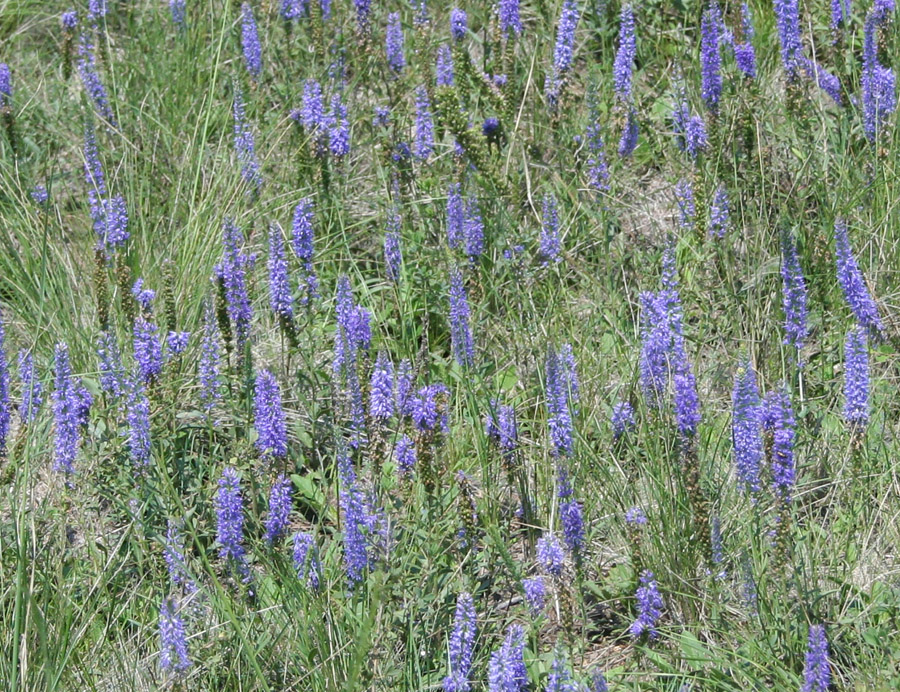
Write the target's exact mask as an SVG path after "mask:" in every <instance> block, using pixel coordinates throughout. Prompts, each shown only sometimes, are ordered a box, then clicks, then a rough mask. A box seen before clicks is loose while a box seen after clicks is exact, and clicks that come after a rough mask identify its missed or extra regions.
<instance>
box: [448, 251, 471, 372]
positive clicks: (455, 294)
mask: <svg viewBox="0 0 900 692" xmlns="http://www.w3.org/2000/svg"><path fill="white" fill-rule="evenodd" d="M449 318H450V338H451V342H452V347H453V357H454V358H455V359H456V362H457V363H459V365H460V366H462V367H467V366H472V365H473V364H474V363H475V345H474V342H473V340H472V330H471V328H470V325H469V300H468V298H467V297H466V287H465V285H464V284H463V278H462V274H461V273H460V272H459V270H458V269H454V270H453V271H452V273H451V274H450V316H449Z"/></svg>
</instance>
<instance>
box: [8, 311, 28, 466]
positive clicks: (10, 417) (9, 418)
mask: <svg viewBox="0 0 900 692" xmlns="http://www.w3.org/2000/svg"><path fill="white" fill-rule="evenodd" d="M5 339H6V334H5V329H4V327H3V315H2V313H0V459H2V458H3V457H4V456H5V455H6V441H7V437H8V435H9V423H10V420H11V419H12V408H11V406H10V402H9V363H8V362H7V360H6V351H5V349H4V344H3V342H4V341H5ZM32 374H33V373H32Z"/></svg>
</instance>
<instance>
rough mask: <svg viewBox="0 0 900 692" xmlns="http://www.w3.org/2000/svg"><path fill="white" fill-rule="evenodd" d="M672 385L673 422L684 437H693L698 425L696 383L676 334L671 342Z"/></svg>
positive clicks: (681, 339) (698, 405)
mask: <svg viewBox="0 0 900 692" xmlns="http://www.w3.org/2000/svg"><path fill="white" fill-rule="evenodd" d="M673 344H674V346H673V349H672V361H673V368H672V369H673V373H674V374H673V377H672V385H673V388H674V391H675V420H676V422H677V424H678V430H679V432H680V433H681V434H682V435H683V436H685V437H693V436H694V435H695V434H696V433H697V425H698V424H699V423H700V401H699V399H698V398H697V381H696V380H695V378H694V373H693V371H692V369H691V363H690V361H689V360H688V357H687V354H686V353H685V352H684V339H683V338H682V337H680V336H679V335H677V334H676V338H675V339H674V341H673Z"/></svg>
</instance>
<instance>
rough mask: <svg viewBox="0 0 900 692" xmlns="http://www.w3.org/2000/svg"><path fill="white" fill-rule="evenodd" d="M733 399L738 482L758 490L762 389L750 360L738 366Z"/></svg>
mask: <svg viewBox="0 0 900 692" xmlns="http://www.w3.org/2000/svg"><path fill="white" fill-rule="evenodd" d="M731 401H732V422H731V440H732V445H733V447H734V462H735V466H736V467H737V476H738V486H739V487H740V488H741V489H743V490H744V491H745V492H749V493H754V494H755V493H757V492H759V489H760V482H759V473H760V464H761V463H762V459H763V444H762V427H761V409H760V399H759V390H758V389H757V386H756V373H755V372H754V371H753V367H752V366H751V365H750V363H749V361H744V362H743V363H742V364H741V365H740V367H739V368H738V371H737V374H736V375H735V377H734V390H733V393H732V397H731Z"/></svg>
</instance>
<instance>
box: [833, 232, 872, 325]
mask: <svg viewBox="0 0 900 692" xmlns="http://www.w3.org/2000/svg"><path fill="white" fill-rule="evenodd" d="M834 242H835V247H836V252H835V256H836V259H837V278H838V283H839V284H840V285H841V290H842V291H843V292H844V298H845V299H846V300H847V305H849V306H850V310H851V311H852V312H853V314H854V315H855V316H856V321H857V323H858V324H859V325H860V326H861V327H863V328H864V329H865V330H866V331H867V332H868V333H869V334H874V335H877V334H880V333H881V332H883V331H884V325H883V324H882V322H881V317H880V316H879V315H878V307H877V306H876V305H875V301H874V300H872V296H871V295H870V294H869V289H868V287H867V286H866V282H865V279H864V278H863V275H862V271H860V269H859V265H858V264H857V263H856V258H855V257H854V256H853V250H852V249H851V248H850V239H849V237H848V234H847V224H846V223H845V222H844V221H843V220H842V219H838V220H836V221H835V222H834Z"/></svg>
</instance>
